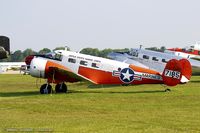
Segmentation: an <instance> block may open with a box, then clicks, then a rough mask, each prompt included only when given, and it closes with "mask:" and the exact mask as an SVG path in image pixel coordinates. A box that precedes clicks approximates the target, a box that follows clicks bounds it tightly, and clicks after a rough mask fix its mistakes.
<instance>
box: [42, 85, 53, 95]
mask: <svg viewBox="0 0 200 133" xmlns="http://www.w3.org/2000/svg"><path fill="white" fill-rule="evenodd" d="M51 91H52V86H51V85H50V84H43V85H42V86H41V87H40V93H41V94H50V93H51Z"/></svg>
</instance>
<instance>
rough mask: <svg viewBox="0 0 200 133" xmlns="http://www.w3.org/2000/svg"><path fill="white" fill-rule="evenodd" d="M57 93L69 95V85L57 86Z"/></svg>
mask: <svg viewBox="0 0 200 133" xmlns="http://www.w3.org/2000/svg"><path fill="white" fill-rule="evenodd" d="M55 90H56V93H67V85H66V84H65V83H61V84H57V85H56V88H55Z"/></svg>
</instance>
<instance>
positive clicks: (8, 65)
mask: <svg viewBox="0 0 200 133" xmlns="http://www.w3.org/2000/svg"><path fill="white" fill-rule="evenodd" d="M25 66H26V63H25V62H0V73H3V72H6V71H8V70H18V71H25V70H26V69H21V68H22V67H25Z"/></svg>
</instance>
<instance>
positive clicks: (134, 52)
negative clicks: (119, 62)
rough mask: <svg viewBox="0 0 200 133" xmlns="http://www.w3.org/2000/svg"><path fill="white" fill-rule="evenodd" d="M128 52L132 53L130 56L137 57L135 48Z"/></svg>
mask: <svg viewBox="0 0 200 133" xmlns="http://www.w3.org/2000/svg"><path fill="white" fill-rule="evenodd" d="M129 54H130V55H132V56H135V57H138V52H137V51H135V50H132V51H130V53H129Z"/></svg>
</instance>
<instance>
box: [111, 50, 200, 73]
mask: <svg viewBox="0 0 200 133" xmlns="http://www.w3.org/2000/svg"><path fill="white" fill-rule="evenodd" d="M108 58H110V59H114V60H117V61H121V62H126V63H129V64H135V65H136V66H139V67H144V68H147V69H152V70H157V71H158V72H163V70H164V68H165V66H166V64H167V62H168V61H169V60H171V59H177V60H180V59H183V57H180V56H176V55H172V54H167V53H162V52H156V51H151V50H146V49H142V48H138V49H131V50H130V51H129V52H111V53H109V54H108ZM187 60H188V61H189V62H190V64H191V66H192V69H193V70H197V71H200V61H197V60H193V59H187Z"/></svg>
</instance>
